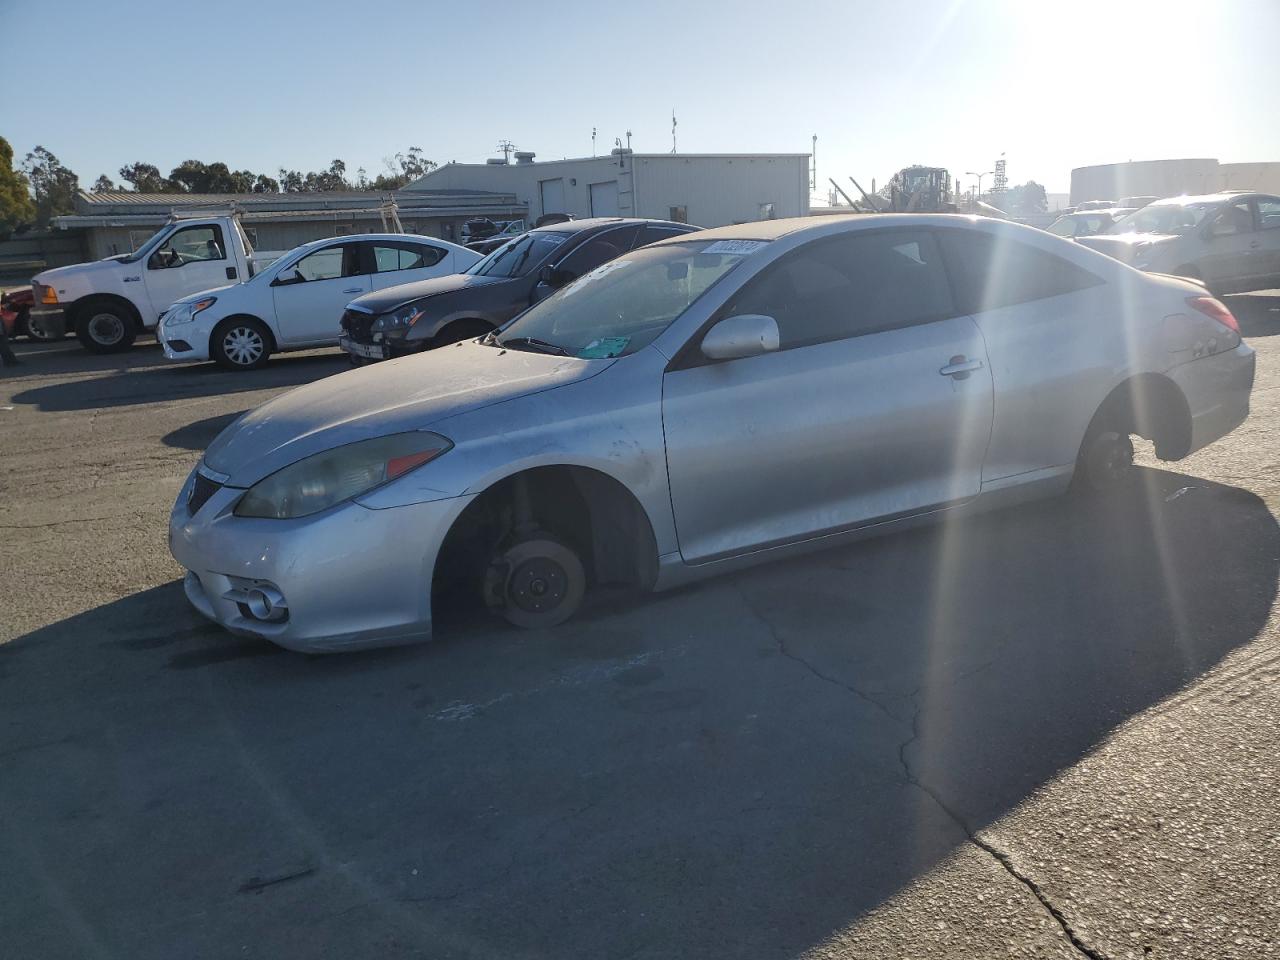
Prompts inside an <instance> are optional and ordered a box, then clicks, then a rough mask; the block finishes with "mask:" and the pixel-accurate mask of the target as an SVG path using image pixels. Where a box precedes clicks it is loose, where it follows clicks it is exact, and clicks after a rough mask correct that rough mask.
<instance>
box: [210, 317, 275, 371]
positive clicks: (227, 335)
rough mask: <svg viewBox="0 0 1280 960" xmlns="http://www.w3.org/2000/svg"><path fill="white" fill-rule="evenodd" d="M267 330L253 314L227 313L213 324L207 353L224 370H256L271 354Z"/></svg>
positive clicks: (269, 336)
mask: <svg viewBox="0 0 1280 960" xmlns="http://www.w3.org/2000/svg"><path fill="white" fill-rule="evenodd" d="M272 342H273V341H272V339H271V331H270V330H268V329H267V325H266V324H265V323H263V322H262V321H261V320H255V319H254V318H253V317H230V318H229V319H226V320H223V321H222V322H221V323H220V324H218V325H217V326H216V327H214V328H213V333H212V334H211V335H210V337H209V356H211V357H213V359H214V362H216V363H217V364H218V366H220V367H222V368H223V369H225V370H237V371H243V370H258V369H260V368H261V367H264V366H266V363H267V360H268V359H270V357H271V346H272Z"/></svg>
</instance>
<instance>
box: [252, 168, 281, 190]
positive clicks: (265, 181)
mask: <svg viewBox="0 0 1280 960" xmlns="http://www.w3.org/2000/svg"><path fill="white" fill-rule="evenodd" d="M251 192H253V193H279V192H280V181H279V180H273V179H272V178H271V177H268V176H267V175H266V174H265V173H260V174H258V176H257V179H255V180H254V181H253V187H252V188H251Z"/></svg>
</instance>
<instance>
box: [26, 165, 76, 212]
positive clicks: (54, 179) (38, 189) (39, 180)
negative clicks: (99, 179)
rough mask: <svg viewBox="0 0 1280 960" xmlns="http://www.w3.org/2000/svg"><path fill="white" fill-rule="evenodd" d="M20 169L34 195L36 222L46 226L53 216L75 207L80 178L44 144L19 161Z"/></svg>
mask: <svg viewBox="0 0 1280 960" xmlns="http://www.w3.org/2000/svg"><path fill="white" fill-rule="evenodd" d="M22 169H23V172H25V173H26V175H27V179H28V180H30V181H31V191H32V193H34V194H35V197H36V225H37V226H40V227H44V226H48V225H49V222H50V221H51V220H52V219H53V218H54V217H59V216H62V215H63V214H67V213H71V212H72V211H73V210H74V209H75V198H76V193H77V191H79V189H80V178H79V177H77V176H76V175H75V174H74V173H72V172H71V171H70V170H69V169H67V168H66V167H64V166H63V165H62V161H61V160H59V159H58V158H57V157H55V156H54V155H53V154H52V153H51V152H50V151H48V150H46V149H45V148H44V147H36V148H35V149H34V150H33V151H31V152H30V153H28V154H27V156H26V158H25V159H24V160H23V161H22Z"/></svg>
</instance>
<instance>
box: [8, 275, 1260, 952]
mask: <svg viewBox="0 0 1280 960" xmlns="http://www.w3.org/2000/svg"><path fill="white" fill-rule="evenodd" d="M1230 299H1231V301H1232V306H1233V309H1235V310H1236V311H1237V313H1238V314H1239V315H1240V317H1241V319H1242V323H1243V326H1244V329H1245V333H1246V335H1247V338H1248V339H1249V341H1250V342H1251V343H1252V345H1253V346H1254V347H1255V349H1257V350H1258V353H1259V363H1258V383H1257V386H1256V388H1255V391H1254V396H1253V414H1252V416H1251V417H1250V419H1249V420H1248V421H1247V422H1246V423H1245V424H1244V425H1243V426H1242V427H1241V428H1240V429H1238V430H1237V431H1236V432H1235V433H1234V434H1232V435H1231V436H1230V437H1228V438H1227V439H1225V440H1223V441H1221V442H1219V443H1218V444H1215V445H1213V446H1212V447H1210V448H1208V449H1207V450H1205V451H1203V452H1201V453H1199V454H1197V455H1195V456H1193V457H1191V458H1189V459H1188V460H1185V461H1182V462H1180V463H1175V464H1159V463H1157V462H1156V461H1154V460H1152V459H1150V457H1149V455H1147V454H1144V464H1145V465H1144V466H1143V467H1142V468H1141V470H1140V477H1139V478H1138V481H1137V482H1136V483H1135V485H1134V486H1133V488H1132V489H1130V490H1128V491H1126V492H1124V493H1122V494H1119V495H1117V496H1115V497H1113V498H1111V499H1109V500H1105V501H1102V502H1092V503H1090V502H1081V501H1077V500H1071V499H1061V500H1056V501H1053V502H1049V503H1042V504H1034V505H1030V506H1027V507H1021V508H1017V509H1014V510H1009V511H1004V512H1001V513H997V514H991V515H988V516H984V517H979V518H976V519H973V520H969V521H964V522H952V523H949V524H945V525H940V526H935V527H933V528H930V529H924V530H917V531H914V532H910V533H904V534H900V535H897V536H892V537H886V538H882V539H879V540H874V541H867V542H864V543H860V544H857V545H855V546H852V547H846V548H842V549H836V550H830V551H827V552H824V553H818V554H814V555H812V556H809V557H807V558H804V559H800V560H794V561H789V562H784V563H776V564H773V565H769V566H762V567H759V568H756V569H753V570H751V571H748V572H746V573H741V574H738V575H734V576H727V577H723V578H721V579H718V580H713V581H709V582H706V583H702V584H699V585H696V586H694V587H690V588H686V589H682V590H678V591H675V592H672V593H669V594H663V595H658V596H652V597H642V598H628V599H618V598H612V597H611V598H607V599H604V600H602V601H599V602H597V603H595V604H594V605H592V606H590V607H589V608H588V609H587V610H586V611H585V612H584V614H583V615H582V616H580V617H579V618H577V619H576V620H575V621H572V622H570V623H569V624H566V625H564V626H562V627H560V628H557V629H555V630H552V631H548V632H545V633H524V632H518V631H516V630H514V629H512V628H507V627H505V626H504V625H501V624H499V623H496V622H493V621H490V620H488V619H486V618H484V617H483V616H482V615H475V614H467V613H462V614H459V615H457V616H455V617H454V618H453V619H452V620H451V621H449V622H447V623H446V625H445V626H444V628H443V629H442V630H441V631H440V634H439V636H438V639H437V640H436V641H434V642H432V643H430V644H427V645H423V646H421V647H413V648H404V649H397V650H391V651H376V652H371V653H365V654H348V655H341V656H330V657H306V656H301V655H297V654H293V653H288V652H285V651H281V650H278V649H276V648H274V647H272V646H271V645H269V644H266V643H262V642H257V641H252V640H245V639H241V638H236V637H232V636H230V635H229V634H226V633H225V632H223V631H221V630H220V629H218V628H217V627H214V626H212V625H210V624H208V623H205V622H204V621H202V620H201V619H200V618H199V616H198V615H197V614H195V613H194V612H193V611H192V610H190V609H189V608H188V606H187V604H186V601H185V599H184V597H183V595H182V590H181V586H180V582H179V580H178V576H179V569H178V567H177V566H176V564H175V563H174V562H173V561H172V560H171V559H170V558H169V556H168V552H167V550H166V548H165V533H166V522H167V516H168V511H169V507H170V505H171V504H172V501H173V498H174V497H175V496H176V494H177V491H178V489H179V486H180V485H181V483H182V481H183V479H184V477H185V476H186V474H187V473H188V471H189V470H190V468H191V466H192V465H193V464H194V463H195V461H196V460H197V458H198V457H199V455H200V452H201V451H202V450H203V448H204V447H205V445H207V444H208V443H209V441H210V440H212V439H213V437H214V436H215V435H216V434H217V432H218V431H219V430H220V429H221V428H222V427H223V426H225V425H226V424H227V423H229V422H230V421H231V420H232V419H234V417H235V416H237V415H238V414H239V413H240V412H241V411H243V410H246V409H249V408H251V407H252V406H254V405H256V404H258V403H261V402H262V401H264V400H265V399H267V398H269V397H271V396H273V395H275V394H277V393H279V392H280V391H282V390H284V389H287V388H289V387H291V386H294V385H297V384H301V383H305V382H309V381H311V380H314V379H317V378H319V377H324V376H328V375H331V374H335V373H338V372H340V371H341V370H342V369H344V360H343V359H342V357H341V356H340V355H338V354H336V353H335V352H333V351H317V352H314V353H309V354H301V355H293V356H286V357H281V358H278V359H276V360H274V361H273V362H272V363H271V364H270V366H269V367H268V368H267V369H265V370H263V371H260V372H258V373H254V374H248V375H242V374H232V373H224V372H221V371H219V370H217V369H216V368H214V367H212V366H210V365H199V366H186V367H184V366H177V365H172V364H168V363H166V362H165V361H164V360H163V358H162V357H161V356H160V354H159V351H158V349H157V348H156V347H155V346H154V344H140V346H139V347H138V348H137V349H135V350H134V351H132V352H130V353H128V354H125V355H122V356H118V357H107V358H101V357H90V356H88V355H86V354H83V353H81V352H80V350H79V349H78V347H77V346H75V345H74V342H73V341H67V342H65V343H62V344H57V345H49V346H33V345H22V344H19V345H18V347H17V349H18V352H19V354H20V355H21V356H22V357H23V358H24V359H25V360H26V365H25V366H23V367H21V368H18V369H17V370H3V371H0V493H2V494H3V496H2V497H0V531H2V532H3V537H2V538H0V575H2V576H3V582H4V587H3V592H2V594H0V596H2V597H3V599H0V865H2V866H0V955H3V956H6V957H8V956H12V957H15V958H28V957H31V958H61V957H68V958H70V957H76V958H78V957H122V958H130V960H133V958H157V960H160V958H163V960H171V958H174V957H183V958H203V957H208V958H226V957H263V958H291V957H308V958H310V957H337V958H363V957H379V958H384V957H430V958H452V957H458V958H462V957H468V958H470V957H494V958H498V957H501V958H517V957H532V958H571V957H573V958H576V957H583V958H593V960H594V958H633V957H644V958H654V960H657V958H663V960H667V958H708V957H734V958H743V957H751V958H755V957H760V958H775V957H777V958H784V957H787V958H789V957H813V958H837V957H838V958H854V957H876V958H882V957H903V958H908V957H909V958H917V957H929V956H937V957H957V958H959V957H1008V956H1015V957H1055V958H1059V957H1060V958H1072V957H1076V958H1078V957H1091V958H1130V957H1132V958H1143V960H1145V958H1175V957H1176V958H1214V960H1223V958H1236V957H1238V958H1255V957H1261V956H1268V955H1280V898H1278V897H1277V893H1278V892H1280V840H1278V839H1277V838H1278V837H1280V799H1277V796H1278V794H1280V730H1278V729H1277V718H1278V717H1280V709H1278V707H1280V687H1277V684H1276V680H1277V678H1278V677H1280V631H1278V630H1277V622H1276V593H1277V579H1278V574H1280V527H1278V526H1277V522H1276V515H1277V508H1280V470H1278V467H1280V294H1275V295H1270V296H1252V297H1234V298H1230Z"/></svg>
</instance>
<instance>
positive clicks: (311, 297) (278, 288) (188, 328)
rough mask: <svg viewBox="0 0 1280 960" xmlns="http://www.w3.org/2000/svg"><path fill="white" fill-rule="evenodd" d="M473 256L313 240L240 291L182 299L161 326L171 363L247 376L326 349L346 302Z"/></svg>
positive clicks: (380, 238)
mask: <svg viewBox="0 0 1280 960" xmlns="http://www.w3.org/2000/svg"><path fill="white" fill-rule="evenodd" d="M479 260H480V255H479V254H478V253H475V252H474V251H471V250H468V249H466V248H465V247H460V246H458V245H457V244H456V243H449V242H448V241H447V240H437V239H434V238H432V237H418V236H412V235H405V234H396V233H387V234H364V233H362V234H356V235H354V236H349V237H334V238H330V239H325V240H313V241H312V242H310V243H304V244H303V245H302V246H300V247H297V248H296V249H294V250H290V251H289V252H288V253H286V254H284V255H283V256H281V257H280V258H279V259H278V260H276V261H275V262H274V263H272V264H271V265H270V266H269V267H267V268H266V269H265V270H263V271H262V272H261V273H259V274H258V275H257V276H255V277H253V278H252V279H251V280H249V281H248V282H246V283H233V284H231V285H230V286H225V287H216V288H214V289H212V290H204V291H201V292H200V293H196V294H192V295H191V296H188V297H183V298H182V299H181V300H179V301H177V302H176V303H175V304H174V305H173V306H172V307H171V308H170V309H169V310H168V311H167V312H166V313H165V315H164V319H163V320H162V321H161V323H160V330H159V335H160V343H161V344H162V345H163V347H164V355H165V356H166V357H168V358H169V359H171V360H209V359H213V360H216V361H217V362H218V363H219V364H220V365H221V366H223V367H226V368H228V369H231V370H253V369H255V368H257V367H260V366H262V365H263V364H265V363H266V362H267V359H268V358H269V357H270V355H271V354H272V353H275V352H277V351H283V350H308V349H311V348H313V347H321V346H332V345H333V344H335V343H337V342H338V334H339V333H340V332H341V325H340V319H341V317H342V309H343V307H344V306H346V304H347V301H349V300H350V299H351V298H352V297H355V296H359V295H360V294H362V293H368V292H370V291H374V290H385V289H387V288H390V287H394V286H395V285H397V284H404V283H412V282H413V281H415V280H427V279H429V278H431V277H442V276H447V275H449V274H454V273H457V272H458V271H459V270H465V269H466V268H467V267H469V266H471V265H472V264H474V263H477V262H478V261H479Z"/></svg>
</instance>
